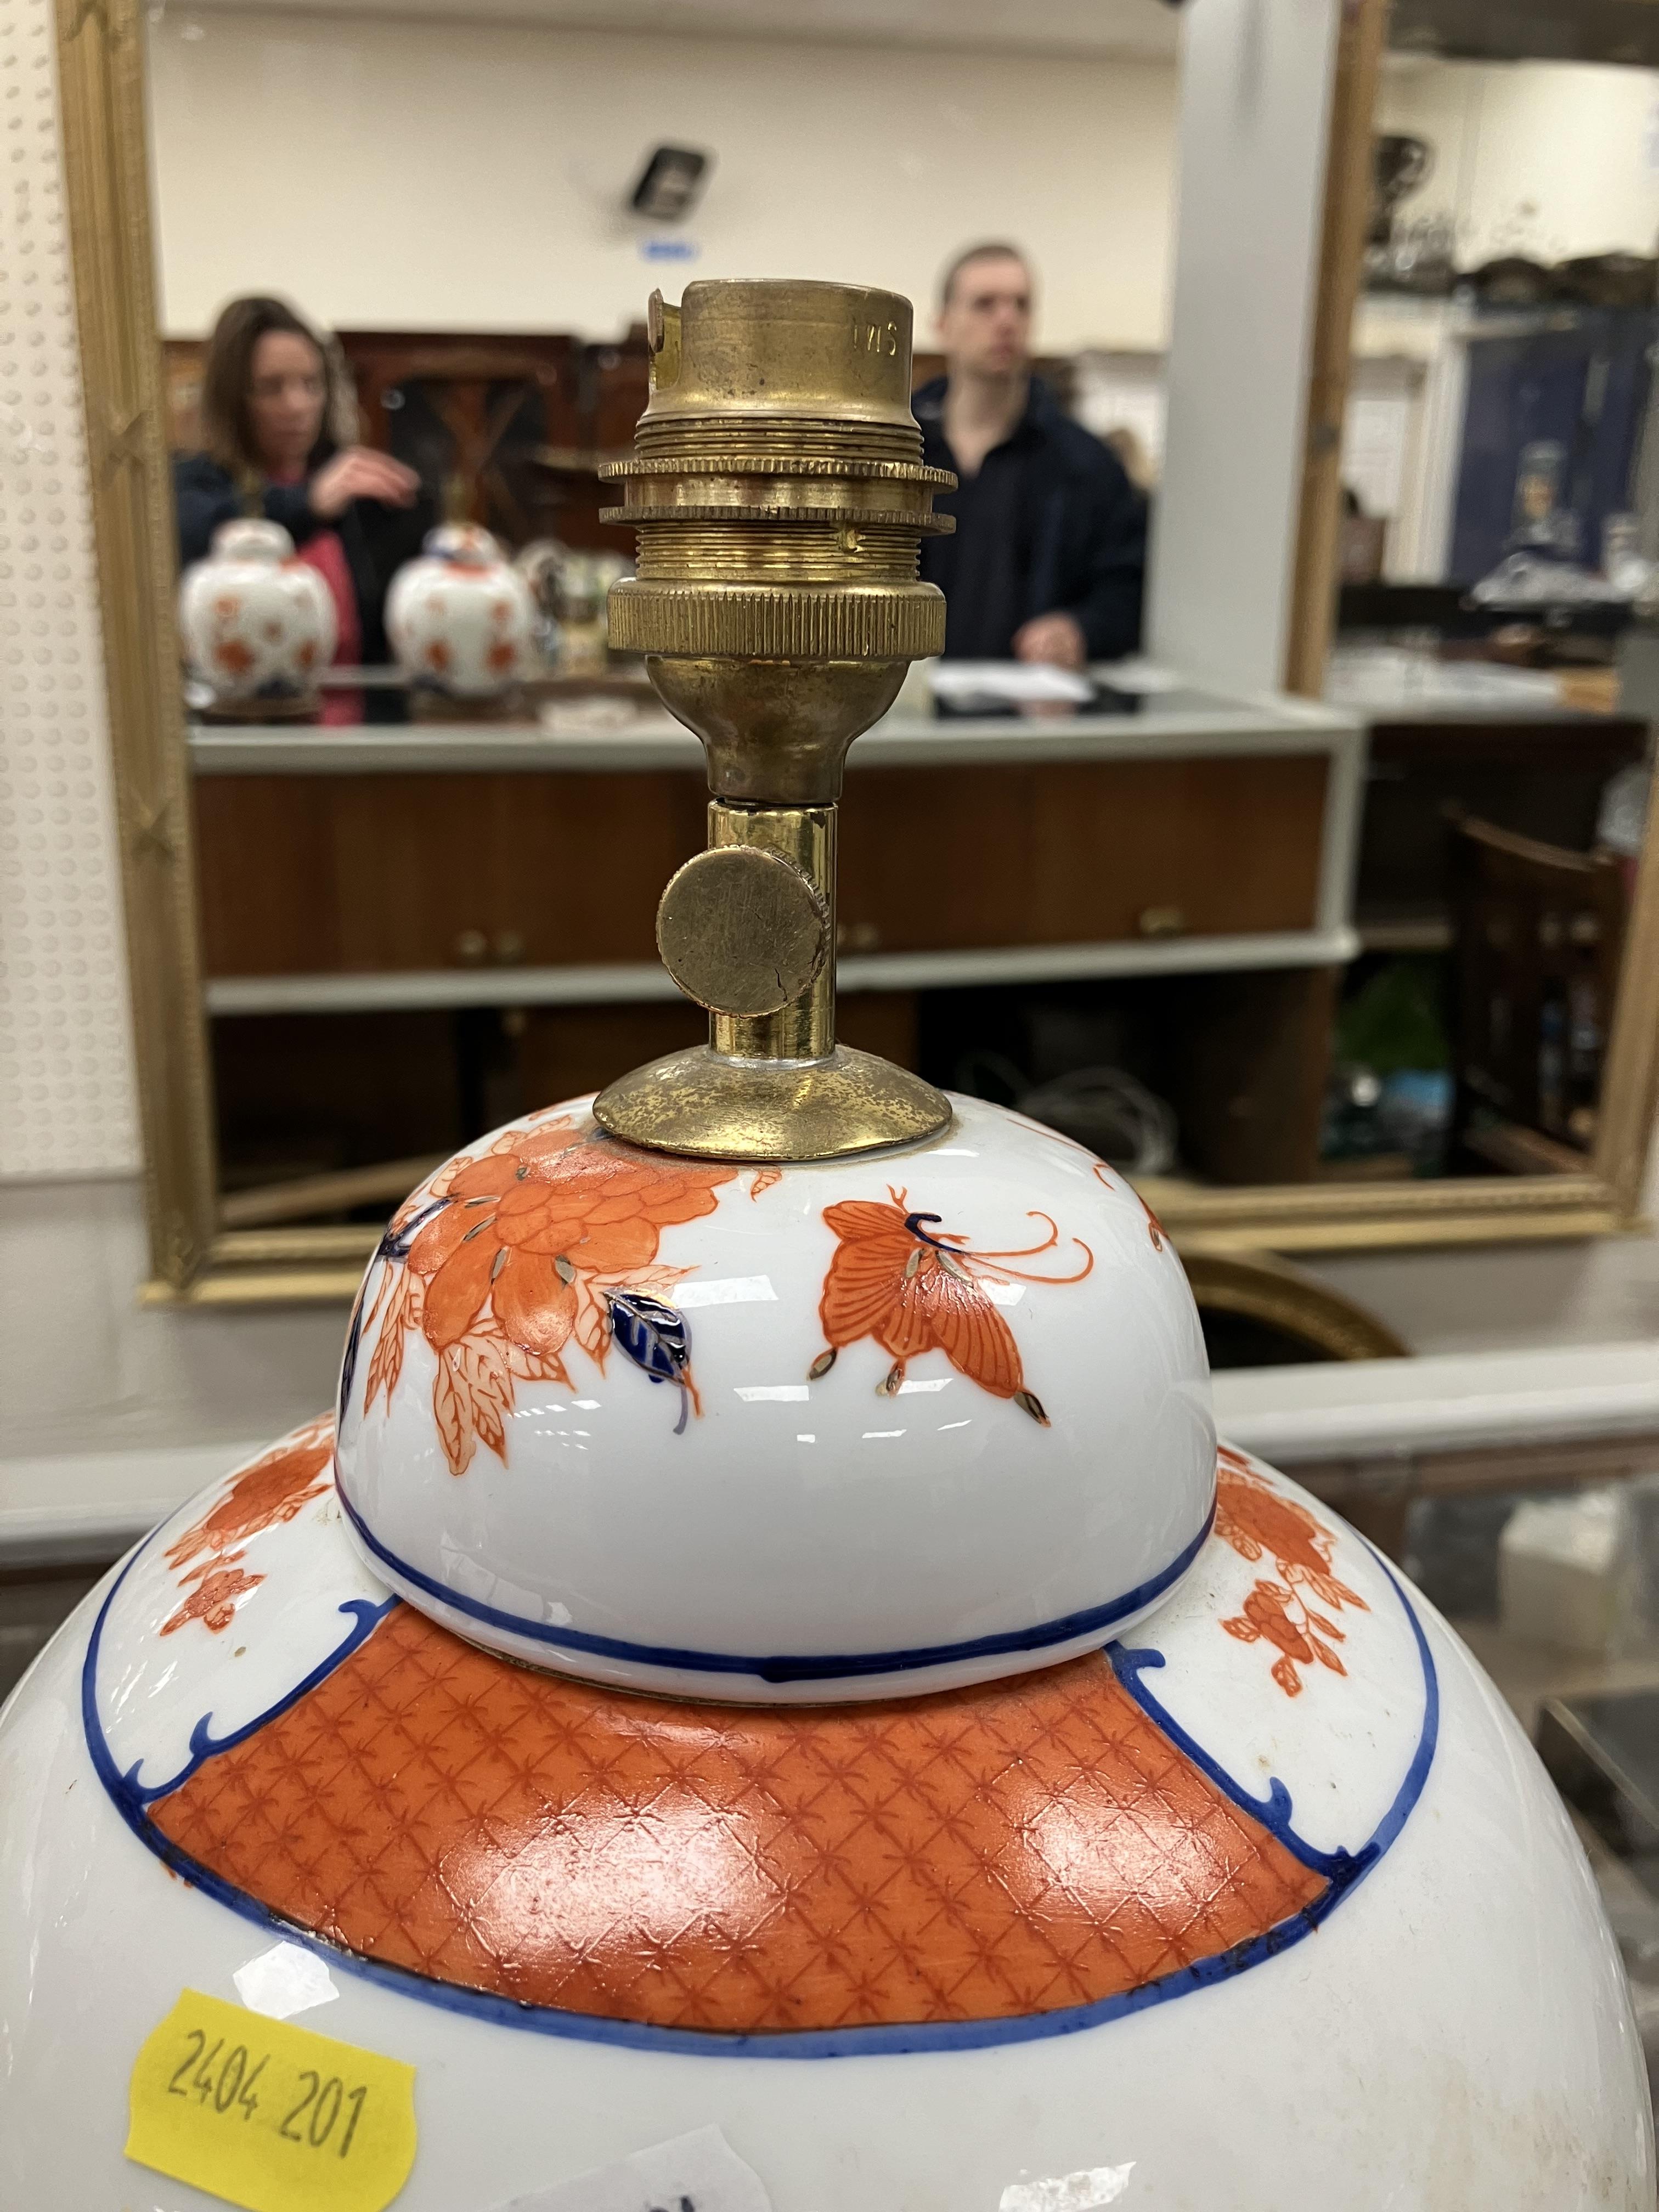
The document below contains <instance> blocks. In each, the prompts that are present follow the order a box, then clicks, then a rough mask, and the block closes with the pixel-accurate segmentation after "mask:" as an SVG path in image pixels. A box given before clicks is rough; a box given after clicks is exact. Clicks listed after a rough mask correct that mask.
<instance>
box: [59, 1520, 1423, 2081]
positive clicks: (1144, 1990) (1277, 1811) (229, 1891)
mask: <svg viewBox="0 0 1659 2212" xmlns="http://www.w3.org/2000/svg"><path fill="white" fill-rule="evenodd" d="M140 1549H141V1550H142V1549H143V1547H142V1546H141V1547H140ZM137 1556H138V1554H137V1553H134V1554H133V1559H129V1560H128V1562H127V1565H126V1566H125V1567H124V1568H123V1569H122V1570H121V1572H120V1574H119V1575H118V1577H117V1578H116V1581H115V1583H114V1584H113V1585H112V1588H111V1589H110V1592H109V1595H108V1596H106V1598H105V1600H104V1602H103V1604H102V1605H101V1607H100V1608H99V1613H98V1618H97V1620H96V1622H95V1623H94V1626H93V1631H92V1634H91V1637H90V1638H89V1639H88V1645H87V1656H86V1658H85V1660H84V1662H82V1670H81V1712H82V1724H83V1726H84V1728H85V1731H86V1738H87V1748H88V1752H89V1753H90V1755H91V1758H92V1763H93V1765H94V1769H95V1770H96V1772H97V1775H98V1778H99V1780H100V1782H101V1783H102V1784H103V1786H104V1788H105V1790H106V1792H107V1793H108V1795H109V1796H110V1798H111V1800H112V1802H113V1804H114V1806H115V1808H116V1810H117V1811H118V1813H119V1814H120V1815H121V1818H122V1819H123V1820H125V1822H126V1824H127V1826H128V1827H130V1828H131V1830H132V1832H133V1833H134V1835H136V1836H137V1838H138V1840H139V1841H140V1842H141V1843H142V1844H143V1845H144V1847H145V1849H146V1850H149V1851H152V1852H154V1854H155V1857H157V1858H159V1859H160V1860H161V1862H162V1863H163V1864H164V1865H166V1866H167V1867H169V1868H171V1869H172V1870H173V1873H175V1874H176V1875H179V1877H180V1878H181V1879H182V1880H183V1881H186V1882H188V1883H190V1884H191V1886H192V1887H195V1888H197V1889H199V1890H200V1891H201V1892H202V1893H203V1894H204V1896H206V1897H210V1898H212V1899H214V1900H215V1902H216V1904H219V1905H224V1906H225V1907H226V1908H227V1910H228V1911H231V1912H234V1913H235V1914H236V1915H237V1916H238V1917H239V1918H240V1919H243V1920H246V1921H250V1922H252V1924H253V1925H254V1926H255V1927H256V1928H260V1929H264V1930H265V1931H266V1932H267V1933H269V1934H271V1935H275V1936H280V1937H282V1938H283V1939H284V1940H285V1941H287V1942H292V1943H299V1944H301V1945H303V1946H304V1948H306V1949H307V1950H308V1951H311V1952H313V1953H315V1954H316V1955H317V1957H319V1959H321V1960H324V1961H325V1963H326V1964H327V1965H328V1966H331V1967H333V1968H335V1969H336V1970H337V1971H343V1972H347V1973H350V1974H355V1975H356V1976H357V1977H358V1978H360V1979H362V1980H363V1981H367V1982H369V1983H372V1984H374V1985H375V1986H376V1987H378V1988H380V1989H385V1990H391V1991H392V1992H394V1993H395V1994H397V1995H398V1996H407V1997H413V1998H415V1999H416V2001H417V2002H421V2003H424V2004H430V2005H436V2006H438V2007H439V2008H441V2010H443V2011H445V2012H453V2013H458V2014H460V2015H463V2016H464V2017H465V2018H468V2019H472V2020H483V2021H489V2022H491V2023H493V2024H494V2025H495V2026H497V2027H516V2028H525V2029H528V2030H529V2031H530V2032H531V2033H532V2034H537V2035H550V2036H560V2037H568V2038H571V2039H574V2040H576V2041H578V2042H582V2043H598V2044H605V2045H611V2046H612V2047H614V2048H617V2049H621V2050H629V2051H668V2052H676V2053H681V2054H684V2056H686V2057H703V2058H707V2057H725V2058H795V2059H801V2058H852V2057H877V2056H884V2055H890V2054H901V2053H905V2052H909V2051H983V2050H988V2049H991V2048H993V2047H995V2046H997V2045H1003V2044H1010V2043H1036V2042H1041V2041H1043V2040H1045V2039H1047V2038H1048V2037H1049V2036H1055V2035H1077V2034H1080V2033H1084V2032H1085V2030H1087V2029H1089V2028H1093V2027H1105V2026H1106V2025H1107V2024H1108V2023H1109V2022H1110V2021H1115V2020H1124V2019H1127V2017H1128V2016H1129V2015H1131V2014H1133V2013H1138V2012H1145V2011H1146V2010H1148V2009H1149V2008H1151V2007H1152V2006H1153V2005H1157V2004H1164V2003H1167V2002H1169V2001H1170V1999H1171V1998H1173V1997H1181V1996H1188V1995H1189V1994H1190V1993H1191V1992H1192V1991H1193V1990H1201V1989H1209V1988H1212V1987H1213V1986H1214V1985H1215V1984H1218V1983H1220V1982H1226V1981H1231V1980H1232V1979H1233V1978H1235V1977H1236V1976H1237V1975H1239V1974H1243V1973H1247V1972H1249V1969H1250V1968H1251V1967H1252V1966H1261V1965H1263V1964H1265V1963H1266V1961H1267V1960H1269V1959H1274V1958H1277V1957H1278V1956H1279V1954H1280V1953H1281V1952H1285V1951H1288V1950H1290V1949H1291V1948H1292V1947H1293V1946H1294V1945H1296V1944H1297V1943H1299V1942H1302V1940H1303V1938H1304V1936H1310V1935H1311V1934H1312V1933H1313V1931H1314V1929H1316V1928H1317V1927H1318V1926H1319V1925H1320V1923H1322V1921H1324V1920H1326V1919H1328V1917H1329V1916H1330V1915H1331V1914H1332V1913H1333V1912H1334V1911H1335V1910H1336V1908H1337V1906H1338V1905H1340V1904H1341V1903H1342V1902H1343V1900H1344V1899H1346V1898H1347V1897H1349V1896H1350V1895H1352V1892H1353V1891H1354V1889H1355V1888H1356V1887H1358V1884H1359V1883H1360V1882H1361V1881H1363V1880H1364V1877H1365V1876H1366V1875H1368V1874H1369V1873H1370V1871H1371V1870H1372V1869H1373V1868H1374V1867H1376V1865H1377V1864H1379V1863H1380V1862H1381V1860H1382V1859H1383V1855H1384V1854H1385V1853H1386V1852H1387V1851H1388V1850H1389V1846H1390V1845H1391V1844H1393V1843H1394V1842H1395V1839H1396V1838H1398V1836H1399V1835H1400V1833H1401V1830H1402V1829H1403V1828H1404V1826H1405V1825H1406V1822H1407V1820H1408V1819H1409V1818H1410V1816H1411V1814H1412V1811H1413V1808H1414V1807H1415V1805H1416V1803H1417V1801H1418V1799H1419V1797H1420V1796H1422V1794H1423V1788H1424V1784H1425V1783H1426V1781H1427V1779H1428V1776H1429V1770H1430V1768H1431V1766H1432V1765H1433V1763H1434V1754H1435V1748H1436V1745H1437V1741H1438V1738H1439V1723H1440V1686H1439V1678H1438V1676H1437V1673H1436V1671H1435V1665H1434V1659H1433V1655H1432V1654H1431V1651H1430V1650H1429V1644H1428V1638H1426V1637H1425V1634H1424V1632H1423V1626H1422V1623H1421V1622H1420V1621H1419V1619H1418V1617H1417V1613H1416V1610H1415V1608H1414V1607H1413V1605H1412V1602H1411V1601H1410V1599H1409V1598H1408V1597H1407V1595H1406V1591H1405V1589H1404V1586H1403V1585H1402V1584H1401V1582H1400V1581H1399V1579H1398V1577H1396V1576H1395V1574H1394V1572H1393V1571H1392V1569H1391V1568H1389V1564H1388V1562H1387V1560H1385V1559H1382V1557H1381V1554H1380V1553H1379V1554H1378V1555H1377V1557H1378V1562H1379V1564H1380V1565H1381V1566H1382V1567H1383V1571H1384V1572H1385V1573H1386V1574H1387V1575H1388V1577H1389V1582H1390V1583H1392V1584H1393V1586H1394V1589H1395V1594H1396V1595H1397V1596H1398V1597H1399V1599H1400V1602H1401V1606H1402V1607H1404V1609H1405V1613H1406V1618H1407V1620H1408V1621H1409V1622H1410V1624H1411V1628H1412V1634H1413V1637H1414V1638H1415V1639H1416V1644H1417V1650H1418V1656H1419V1660H1420V1661H1421V1662H1422V1668H1423V1683H1424V1709H1423V1728H1422V1732H1421V1734H1420V1735H1419V1740H1418V1746H1417V1749H1416V1752H1415V1753H1413V1758H1412V1760H1411V1763H1410V1765H1409V1766H1408V1767H1407V1771H1406V1776H1405V1779H1404V1780H1403V1781H1402V1782H1401V1785H1400V1788H1399V1790H1398V1791H1397V1792H1396V1793H1395V1799H1394V1802H1393V1803H1392V1804H1391V1805H1390V1806H1389V1809H1388V1811H1387V1812H1386V1813H1385V1814H1383V1819H1382V1820H1381V1821H1380V1822H1379V1823H1378V1824H1377V1826H1376V1829H1375V1830H1374V1832H1372V1834H1371V1836H1370V1838H1369V1839H1368V1841H1367V1842H1366V1843H1365V1844H1363V1845H1362V1846H1361V1848H1360V1849H1359V1850H1358V1851H1356V1852H1354V1853H1352V1855H1349V1854H1346V1853H1342V1854H1334V1855H1321V1854H1316V1853H1314V1851H1313V1847H1312V1846H1311V1845H1310V1844H1306V1843H1304V1841H1303V1840H1302V1839H1301V1838H1298V1837H1297V1836H1296V1835H1295V1832H1294V1831H1293V1830H1292V1829H1291V1826H1290V1797H1289V1794H1288V1792H1287V1791H1286V1790H1285V1787H1284V1784H1282V1783H1280V1782H1279V1781H1277V1780H1275V1781H1274V1782H1273V1784H1272V1785H1271V1787H1270V1789H1269V1791H1268V1796H1267V1800H1266V1801H1265V1808H1264V1802H1263V1801H1259V1800H1256V1799H1253V1798H1251V1797H1250V1796H1249V1795H1248V1794H1247V1793H1246V1792H1244V1791H1243V1790H1242V1789H1241V1788H1240V1787H1239V1785H1238V1784H1237V1783H1236V1782H1234V1781H1233V1780H1232V1779H1231V1777H1230V1776H1228V1775H1227V1774H1226V1773H1225V1771H1223V1770H1222V1769H1221V1768H1219V1767H1218V1766H1217V1765H1215V1763H1214V1761H1213V1760H1212V1759H1209V1758H1208V1756H1207V1755H1206V1754H1202V1753H1195V1752H1194V1748H1193V1747H1192V1744H1191V1739H1190V1738H1188V1737H1186V1736H1185V1735H1183V1734H1182V1733H1180V1732H1179V1731H1177V1730H1176V1729H1175V1727H1174V1724H1173V1723H1170V1721H1169V1720H1168V1719H1167V1718H1165V1717H1161V1714H1160V1711H1159V1709H1158V1706H1157V1704H1156V1701H1155V1700H1154V1699H1152V1698H1151V1697H1150V1694H1149V1693H1148V1692H1146V1689H1145V1686H1144V1684H1143V1683H1142V1681H1141V1675H1142V1674H1143V1673H1144V1671H1145V1670H1146V1668H1147V1667H1149V1666H1150V1665H1152V1663H1153V1662H1156V1663H1158V1664H1159V1665H1161V1664H1162V1663H1163V1655H1162V1654H1161V1653H1158V1652H1148V1651H1125V1650H1122V1649H1121V1647H1120V1646H1117V1645H1111V1646H1109V1648H1108V1652H1107V1657H1108V1658H1109V1661H1110V1663H1111V1664H1112V1666H1113V1668H1115V1671H1116V1672H1117V1674H1118V1679H1119V1680H1121V1682H1122V1683H1123V1684H1124V1686H1125V1687H1126V1688H1127V1689H1128V1690H1129V1692H1130V1693H1131V1695H1132V1696H1133V1697H1134V1699H1135V1700H1136V1702H1137V1703H1138V1704H1139V1705H1141V1706H1142V1707H1143V1708H1144V1710H1145V1711H1146V1712H1147V1714H1148V1716H1149V1717H1151V1718H1152V1720H1153V1722H1154V1723H1155V1724H1156V1725H1157V1726H1158V1727H1159V1728H1164V1729H1170V1733H1171V1735H1172V1738H1173V1739H1174V1740H1175V1741H1177V1742H1178V1743H1179V1744H1180V1745H1181V1747H1182V1750H1183V1751H1184V1752H1185V1753H1186V1754H1187V1755H1188V1757H1189V1758H1190V1757H1194V1756H1196V1757H1197V1758H1198V1760H1199V1763H1200V1765H1201V1766H1202V1768H1203V1771H1205V1773H1206V1774H1207V1775H1209V1776H1210V1777H1211V1778H1212V1779H1213V1780H1214V1781H1215V1782H1216V1783H1217V1784H1218V1787H1219V1788H1220V1789H1222V1790H1224V1791H1225V1794H1226V1796H1228V1797H1229V1798H1230V1799H1231V1802H1233V1803H1234V1804H1236V1805H1237V1806H1238V1807H1239V1808H1241V1810H1243V1811H1244V1812H1246V1813H1248V1814H1249V1815H1250V1817H1251V1818H1252V1819H1254V1820H1260V1821H1261V1822H1262V1825H1263V1826H1267V1818H1266V1814H1272V1816H1273V1820H1274V1821H1275V1822H1276V1823H1277V1824H1278V1825H1277V1826H1275V1828H1274V1831H1273V1832H1274V1833H1275V1834H1277V1835H1278V1836H1279V1839H1280V1840H1281V1841H1282V1842H1284V1843H1285V1845H1286V1848H1287V1849H1290V1850H1293V1851H1294V1852H1295V1854H1296V1856H1297V1857H1299V1858H1300V1859H1302V1861H1303V1863H1304V1864H1307V1865H1310V1866H1313V1865H1315V1864H1316V1863H1319V1861H1320V1859H1321V1858H1322V1857H1323V1858H1324V1860H1325V1863H1328V1864H1330V1865H1333V1866H1336V1867H1338V1869H1339V1871H1338V1873H1336V1874H1335V1875H1333V1876H1332V1877H1331V1878H1330V1879H1329V1880H1328V1882H1327V1885H1326V1887H1325V1888H1324V1890H1323V1891H1322V1893H1320V1895H1319V1896H1318V1897H1316V1898H1315V1899H1314V1900H1313V1902H1312V1903H1311V1904H1310V1905H1306V1906H1304V1908H1303V1910H1302V1911H1300V1912H1297V1913H1295V1914H1293V1915H1292V1916H1291V1918H1290V1919H1288V1920H1284V1921H1281V1922H1280V1923H1279V1925H1278V1926H1277V1927H1276V1928H1270V1929H1267V1932H1266V1933H1265V1934H1264V1935H1261V1936H1252V1937H1251V1938H1250V1939H1249V1941H1248V1942H1243V1943H1238V1944H1235V1945H1234V1946H1233V1948H1231V1950H1227V1951H1221V1952H1218V1953H1217V1954H1216V1955H1215V1956H1214V1957H1213V1958H1211V1959H1203V1960H1200V1961H1199V1962H1198V1963H1197V1964H1196V1965H1195V1966H1187V1967H1182V1968H1180V1969H1178V1970H1177V1971H1176V1972H1174V1973H1172V1974H1165V1975H1164V1976H1163V1977H1162V1978H1160V1979H1158V1980H1157V1981H1152V1982H1146V1983H1143V1984H1142V1985H1141V1986H1140V1987H1139V1989H1134V1990H1121V1991H1120V1992H1119V1994H1118V1995H1117V1996H1110V1997H1103V1998H1101V1999H1099V2000H1098V2001H1097V2002H1095V2003H1094V2004H1088V2005H1073V2006H1068V2007H1066V2008H1064V2009H1062V2010H1060V2011H1055V2012H1047V2013H1031V2014H1027V2015H1023V2016H1021V2017H1019V2018H1018V2019H1012V2020H985V2021H945V2022H940V2023H936V2024H926V2025H923V2024H916V2025H908V2026H905V2025H901V2026H897V2027H847V2028H827V2029H811V2030H806V2031H804V2032H802V2033H795V2034H788V2033H785V2034H766V2035H721V2034H718V2033H713V2032H711V2031H708V2030H704V2029H698V2028H674V2027H647V2026H644V2025H641V2023H639V2022H637V2021H617V2020H605V2019H603V2018H601V2017H599V2015H595V2014H591V2013H563V2012H556V2011H554V2010H552V2009H551V2008H547V2007H543V2006H537V2005H528V2004H520V2003H518V2002H515V2001H514V2000H513V1999H512V1998H511V1997H502V1996H494V1995H492V1994H491V1993H489V1991H487V1990H471V1989H465V1988H462V1987H460V1986H459V1985H458V1984H454V1983H447V1982H435V1981H429V1980H428V1979H427V1978H425V1977H423V1976H422V1975H419V1974H416V1973H412V1972H409V1971H408V1970H406V1969H405V1968H403V1967H400V1966H386V1965H384V1964H383V1963H382V1962H380V1960H374V1959H366V1958H362V1957H360V1956H359V1955H358V1954H356V1953H355V1952H351V1951H343V1950H338V1949H337V1948H335V1947H334V1946H333V1945H332V1944H331V1943H326V1942H324V1941H323V1940H322V1938H321V1937H320V1936H317V1935H316V1934H314V1933H313V1930H312V1929H308V1928H304V1927H301V1925H300V1924H299V1923H297V1922H295V1921H291V1920H286V1919H284V1918H283V1917H282V1916H281V1915H280V1914H278V1913H275V1912H273V1911H270V1908H269V1907H268V1906H266V1905H261V1904H260V1903H259V1902H258V1900H257V1899H254V1898H252V1897H250V1896H249V1895H248V1894H247V1893H246V1891H245V1890H240V1889H237V1888H236V1887H234V1885H233V1884H232V1883H230V1882H228V1881H225V1880H224V1879H223V1878H222V1876H221V1875H216V1874H214V1873H213V1872H212V1871H211V1870H210V1869H208V1868H206V1867H204V1866H203V1865H202V1864H201V1863H199V1861H197V1860H196V1859H193V1858H191V1856H190V1855H189V1853H188V1852H186V1851H184V1850H180V1849H179V1846H178V1845H177V1844H173V1843H172V1842H171V1841H170V1840H169V1839H168V1838H167V1837H166V1836H164V1835H162V1834H161V1832H160V1830H159V1829H157V1828H156V1827H155V1824H154V1823H153V1821H152V1820H150V1818H149V1810H148V1808H149V1803H150V1802H153V1801H152V1800H151V1799H150V1798H149V1797H148V1796H146V1795H145V1794H144V1793H143V1792H142V1791H140V1790H138V1788H137V1784H136V1783H135V1782H134V1781H133V1779H132V1777H131V1776H124V1775H123V1774H122V1773H121V1772H120V1771H119V1770H118V1767H117V1766H116V1764H115V1761H114V1759H112V1756H111V1754H110V1751H109V1747H108V1745H107V1743H106V1741H105V1740H104V1733H103V1728H102V1724H101V1723H100V1720H99V1717H98V1705H97V1676H98V1653H99V1648H100V1644H101V1642H102V1638H103V1632H104V1623H105V1620H106V1618H107V1616H108V1613H109V1609H110V1607H111V1605H112V1603H113V1601H114V1599H115V1595H116V1593H117V1591H118V1590H119V1589H120V1587H121V1584H122V1583H123V1582H125V1579H126V1577H127V1574H128V1572H129V1571H131V1566H132V1565H133V1561H134V1560H136V1559H137ZM394 1602H395V1601H394ZM390 1609H391V1608H390V1607H389V1606H388V1607H387V1608H386V1610H387V1611H389V1610H390ZM356 1640H361V1639H356ZM352 1648H354V1649H355V1648H356V1644H355V1641H354V1642H353V1644H352ZM338 1656H339V1657H343V1656H344V1651H343V1650H342V1652H341V1653H340V1654H339V1655H338ZM334 1663H336V1664H337V1663H338V1658H337V1659H336V1661H335V1662H334ZM315 1679H316V1677H315V1676H312V1677H307V1686H310V1684H311V1683H312V1682H313V1680H315ZM295 1694H296V1695H297V1694H298V1692H296V1693H295ZM292 1702H293V1699H288V1700H286V1701H285V1705H284V1708H283V1709H285V1707H286V1705H287V1704H291V1703H292ZM236 1740H237V1741H240V1732H239V1735H238V1737H237V1739H236ZM230 1741H232V1739H230V1738H226V1739H225V1740H224V1741H223V1742H222V1743H221V1744H219V1745H217V1746H216V1747H212V1748H217V1749H225V1748H227V1747H228V1745H229V1743H230ZM133 1773H134V1775H136V1773H137V1767H136V1766H135V1768H134V1770H133Z"/></svg>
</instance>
